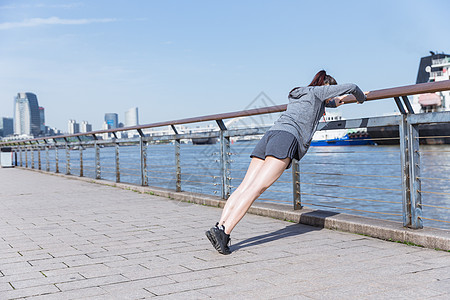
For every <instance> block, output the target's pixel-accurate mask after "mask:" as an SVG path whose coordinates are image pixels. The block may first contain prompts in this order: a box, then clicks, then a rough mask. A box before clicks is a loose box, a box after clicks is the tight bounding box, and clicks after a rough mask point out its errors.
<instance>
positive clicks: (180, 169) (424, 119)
mask: <svg viewBox="0 0 450 300" xmlns="http://www.w3.org/2000/svg"><path fill="white" fill-rule="evenodd" d="M444 90H450V81H449V80H447V81H441V82H434V83H425V84H417V85H411V86H403V87H396V88H390V89H384V90H377V91H371V92H370V93H369V94H368V95H367V100H368V101H371V100H378V99H388V98H394V101H395V103H396V104H397V106H398V108H399V110H400V112H401V115H395V116H384V117H371V118H361V119H353V120H339V121H331V122H326V123H325V122H324V123H319V126H318V130H333V129H352V128H371V127H380V126H397V127H398V129H399V137H398V138H395V137H394V138H384V140H388V139H399V144H400V149H399V151H398V150H397V149H392V148H388V149H382V150H379V149H377V148H367V149H365V150H364V151H361V149H355V150H353V149H352V150H349V149H348V148H346V149H344V150H339V151H337V150H336V149H334V150H333V151H332V154H333V156H334V158H333V160H327V159H324V157H327V156H329V155H330V152H326V151H324V150H311V149H310V151H309V152H308V154H307V155H306V156H305V157H304V158H303V159H302V161H301V163H300V162H298V161H294V162H293V164H292V170H290V171H287V172H285V173H284V174H283V175H282V177H281V178H280V179H279V180H278V181H277V182H276V183H275V184H274V185H273V186H272V187H271V188H270V189H268V190H267V191H266V192H265V193H264V194H263V195H262V196H261V197H260V198H259V199H258V201H261V202H276V203H285V204H286V203H288V202H291V203H293V207H294V209H301V208H302V207H303V206H311V207H319V208H324V209H332V210H337V211H347V212H350V213H360V214H365V215H367V214H369V215H370V214H377V215H380V216H382V217H385V218H388V219H394V220H395V219H397V220H399V219H400V218H401V219H402V221H403V225H404V226H405V227H410V228H422V227H423V220H427V222H430V224H436V222H438V223H439V224H450V219H448V218H446V217H443V218H439V217H438V218H436V217H424V216H423V211H422V210H423V207H425V208H427V209H428V208H430V209H431V208H432V209H435V210H440V211H444V213H443V214H442V215H443V216H448V211H449V209H450V208H449V207H448V203H449V202H450V201H448V200H449V199H450V191H449V190H448V189H446V188H443V189H441V190H430V189H426V186H425V188H422V187H423V186H422V181H425V182H436V181H439V182H444V183H448V182H449V181H450V178H446V177H445V176H444V177H441V176H443V174H435V173H436V172H435V171H432V174H431V175H426V176H422V174H421V167H422V164H421V161H420V157H421V155H422V156H424V157H426V155H427V154H428V153H431V152H433V151H434V152H436V151H437V152H438V153H442V150H440V149H438V150H433V151H430V150H426V149H425V150H423V149H419V139H420V138H424V137H419V132H418V130H419V129H418V128H419V126H420V125H423V124H431V123H433V124H448V123H450V112H437V113H426V114H415V113H414V111H413V109H412V107H411V104H410V102H409V99H408V96H410V95H415V94H421V93H431V92H439V91H444ZM344 101H345V102H346V103H352V102H356V100H355V99H354V97H353V96H347V97H346V99H345V100H344ZM285 109H286V105H277V106H271V107H265V108H258V109H250V110H244V111H238V112H232V113H226V114H216V115H208V116H201V117H196V118H188V119H182V120H175V121H167V122H158V123H152V124H147V125H140V126H134V127H127V128H118V129H109V130H99V131H93V132H88V133H77V134H73V135H63V136H52V137H40V138H34V139H28V140H22V141H9V142H2V143H0V146H1V147H6V146H9V147H12V148H13V151H14V152H15V165H16V166H20V167H25V168H32V169H39V170H45V171H51V172H56V173H65V174H69V175H77V176H87V177H91V178H96V179H107V180H111V181H116V182H128V183H133V184H139V185H143V186H148V185H150V186H162V187H166V188H169V189H172V190H175V191H177V192H181V191H193V192H200V193H205V194H217V195H220V197H221V198H223V199H227V198H228V197H229V196H230V194H231V192H232V191H233V189H235V188H236V187H237V186H238V185H239V182H240V181H241V180H242V178H243V177H244V175H245V170H246V167H247V165H248V161H249V160H248V155H249V154H250V152H249V150H250V149H249V148H248V147H249V146H248V144H247V146H245V145H246V144H245V143H236V144H232V143H231V139H232V138H236V137H243V136H261V135H262V134H264V133H265V131H266V130H267V129H268V127H255V128H245V129H230V128H227V127H226V126H225V123H224V121H223V120H225V119H230V118H237V117H244V116H257V115H262V114H270V113H278V112H282V111H283V110H285ZM209 121H215V123H216V124H217V128H218V130H216V131H208V132H202V133H199V132H196V133H182V132H178V129H177V127H176V125H180V124H191V123H200V122H209ZM162 126H170V127H171V128H172V130H173V134H166V135H161V136H151V135H146V134H144V132H143V130H145V129H149V128H156V127H162ZM124 131H128V132H137V134H138V137H135V138H123V139H119V138H117V133H118V132H124ZM104 134H112V136H113V138H112V139H109V140H103V139H100V137H101V136H102V135H104ZM449 135H450V132H449ZM193 138H214V139H217V140H218V143H217V144H216V145H209V146H194V145H190V144H183V143H182V141H183V140H187V139H193ZM380 140H381V138H380ZM250 146H251V144H250ZM317 149H318V148H317ZM362 153H363V154H364V153H365V154H364V155H367V156H370V157H373V159H372V160H370V161H367V162H366V161H361V160H358V161H354V162H348V161H342V160H341V159H340V158H339V155H341V156H345V157H349V155H359V156H361V155H362ZM398 153H400V155H398ZM314 157H316V158H317V159H314ZM388 158H389V159H388ZM374 160H376V161H375V162H374ZM325 166H326V169H325V168H324V167H325ZM364 167H370V169H371V170H372V172H371V173H363V172H362V170H361V169H363V168H364ZM440 167H445V164H444V165H443V166H442V165H441V166H440ZM447 167H448V169H450V162H448V166H447ZM433 172H434V173H433ZM444 173H445V172H444ZM447 173H450V172H447ZM355 178H363V179H364V180H365V181H361V182H360V183H355V182H354V179H355ZM444 186H445V187H446V186H448V184H447V185H444ZM424 195H426V196H432V197H434V198H432V199H435V198H443V199H444V201H441V202H439V201H438V202H436V201H431V200H432V199H431V198H430V199H431V200H430V202H429V203H426V204H422V198H423V196H424ZM289 199H290V200H289ZM361 203H367V204H365V206H364V205H362V204H361ZM446 203H447V204H446ZM369 207H371V208H373V210H370V209H369Z"/></svg>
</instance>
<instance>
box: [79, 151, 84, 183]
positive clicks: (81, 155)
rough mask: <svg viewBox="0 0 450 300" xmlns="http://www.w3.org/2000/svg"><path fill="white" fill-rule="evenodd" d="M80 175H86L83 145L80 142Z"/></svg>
mask: <svg viewBox="0 0 450 300" xmlns="http://www.w3.org/2000/svg"><path fill="white" fill-rule="evenodd" d="M79 147H80V177H83V176H84V173H83V145H82V144H81V142H80V146H79Z"/></svg>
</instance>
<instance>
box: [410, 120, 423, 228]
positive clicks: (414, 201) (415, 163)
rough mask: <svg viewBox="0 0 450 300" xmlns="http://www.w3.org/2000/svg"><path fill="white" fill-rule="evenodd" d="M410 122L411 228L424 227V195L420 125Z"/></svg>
mask: <svg viewBox="0 0 450 300" xmlns="http://www.w3.org/2000/svg"><path fill="white" fill-rule="evenodd" d="M407 123H408V148H409V152H408V154H409V188H410V199H411V204H410V205H411V228H414V229H420V228H423V221H422V197H421V194H420V190H421V183H420V178H419V177H420V154H419V128H418V125H413V124H409V122H407Z"/></svg>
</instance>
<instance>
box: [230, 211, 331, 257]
mask: <svg viewBox="0 0 450 300" xmlns="http://www.w3.org/2000/svg"><path fill="white" fill-rule="evenodd" d="M338 214H339V213H336V212H329V211H314V212H311V213H305V214H302V216H301V217H300V222H302V221H303V220H305V219H307V218H314V222H313V223H314V226H309V225H304V224H292V225H289V226H286V227H285V228H282V229H279V230H277V231H274V232H270V233H266V234H262V235H258V236H255V237H252V238H249V239H246V240H243V241H240V242H238V243H236V244H233V245H231V247H230V249H231V251H235V250H238V249H242V248H246V247H251V246H256V245H261V244H265V243H268V242H272V241H275V240H279V239H282V238H286V237H290V236H295V235H300V234H303V233H307V232H311V231H317V230H321V229H322V228H323V227H324V223H325V218H326V217H330V216H334V215H338ZM317 217H319V218H317ZM305 221H306V220H305ZM308 223H309V222H308ZM309 224H311V223H309Z"/></svg>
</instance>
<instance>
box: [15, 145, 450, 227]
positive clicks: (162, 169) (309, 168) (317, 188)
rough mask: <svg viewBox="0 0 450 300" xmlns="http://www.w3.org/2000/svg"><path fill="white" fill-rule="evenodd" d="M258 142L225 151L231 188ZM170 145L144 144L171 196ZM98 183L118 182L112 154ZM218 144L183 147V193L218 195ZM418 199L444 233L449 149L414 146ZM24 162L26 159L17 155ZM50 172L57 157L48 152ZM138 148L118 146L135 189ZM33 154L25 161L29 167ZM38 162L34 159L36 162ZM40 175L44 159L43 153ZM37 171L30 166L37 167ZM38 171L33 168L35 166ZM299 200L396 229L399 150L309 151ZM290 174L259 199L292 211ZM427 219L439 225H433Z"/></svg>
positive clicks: (106, 151) (104, 152)
mask: <svg viewBox="0 0 450 300" xmlns="http://www.w3.org/2000/svg"><path fill="white" fill-rule="evenodd" d="M255 144H256V141H249V142H237V143H234V144H232V145H231V152H232V155H231V171H230V173H231V178H232V179H231V185H232V190H234V189H235V188H236V187H237V186H238V185H239V183H240V181H241V180H242V178H243V177H244V175H245V171H246V168H247V167H248V164H249V163H250V158H249V155H250V153H251V151H252V150H253V148H254V146H255ZM174 148H175V147H174V145H172V144H160V145H149V146H148V150H147V163H148V183H149V185H151V186H159V187H164V188H169V189H175V184H176V182H175V170H176V167H175V151H174ZM100 153H101V155H100V156H101V177H102V178H103V179H107V180H112V181H115V180H116V173H115V158H114V155H115V149H114V147H105V148H101V151H100ZM219 154H220V150H219V144H215V145H192V144H182V145H181V151H180V159H181V172H182V177H181V180H182V190H184V191H191V192H197V193H204V194H210V195H217V196H220V195H221V179H220V178H221V177H220V155H219ZM420 154H421V181H422V187H421V191H422V192H421V194H422V204H423V217H424V218H427V219H424V226H425V227H435V228H445V229H450V185H449V183H450V146H449V145H444V146H442V145H439V146H425V145H421V146H420ZM58 155H59V159H60V164H59V169H60V172H62V173H65V172H66V166H65V157H66V154H65V151H63V150H59V153H58ZM23 157H24V156H23ZM49 157H50V170H51V171H55V159H54V158H55V153H54V151H49ZM79 157H80V156H79V151H78V150H72V151H71V152H70V161H71V163H70V166H71V173H72V174H74V175H78V174H79ZM139 157H140V154H139V147H138V146H121V147H120V155H119V162H120V169H121V171H120V181H122V182H129V183H135V184H140V182H141V177H140V160H139ZM30 159H31V155H30V154H28V160H29V163H31V162H30ZM34 159H35V161H37V155H36V154H35V155H34ZM41 159H42V161H43V163H42V168H43V169H45V167H46V165H45V152H44V151H42V152H41ZM35 164H36V163H35ZM83 166H84V168H83V169H84V176H87V177H92V178H93V177H94V150H93V149H92V148H88V149H86V150H84V151H83ZM36 167H37V166H36ZM300 173H301V174H300V182H301V201H302V204H303V205H304V206H305V207H309V208H313V209H322V210H329V211H333V212H338V213H348V214H356V215H362V216H367V217H373V218H380V219H388V220H394V221H398V222H402V204H401V201H402V196H401V166H400V152H399V146H335V147H311V148H310V150H309V151H308V153H307V154H306V155H305V156H304V157H303V159H302V160H301V163H300ZM292 198H293V196H292V169H289V170H287V171H286V172H285V173H284V174H283V175H282V176H281V177H280V179H279V180H278V181H277V182H276V183H275V184H274V185H273V186H272V187H271V188H270V189H268V190H267V191H266V192H264V194H263V195H261V197H260V198H259V199H258V200H257V201H260V202H273V203H283V204H287V205H292V203H293V200H292ZM428 219H434V220H440V221H433V220H428Z"/></svg>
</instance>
